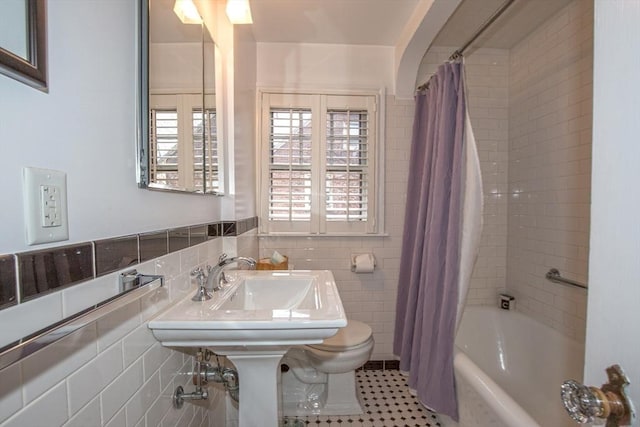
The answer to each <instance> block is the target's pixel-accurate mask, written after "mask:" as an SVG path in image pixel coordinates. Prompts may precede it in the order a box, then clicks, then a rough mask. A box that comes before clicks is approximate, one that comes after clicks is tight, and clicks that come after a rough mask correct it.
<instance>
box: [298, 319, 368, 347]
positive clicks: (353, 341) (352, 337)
mask: <svg viewBox="0 0 640 427" xmlns="http://www.w3.org/2000/svg"><path fill="white" fill-rule="evenodd" d="M371 334H372V332H371V327H370V326H369V325H367V324H366V323H362V322H359V321H357V320H348V321H347V326H345V327H344V328H340V329H338V332H337V333H336V334H335V335H334V336H332V337H329V338H326V339H325V340H324V341H323V342H322V344H311V345H309V347H313V348H317V349H319V350H325V351H342V350H348V349H350V348H354V347H359V346H361V345H363V344H366V343H367V342H368V341H369V339H370V338H371Z"/></svg>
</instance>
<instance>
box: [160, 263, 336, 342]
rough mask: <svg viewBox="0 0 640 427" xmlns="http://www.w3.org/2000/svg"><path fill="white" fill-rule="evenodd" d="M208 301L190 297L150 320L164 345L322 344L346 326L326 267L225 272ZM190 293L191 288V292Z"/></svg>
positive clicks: (333, 283) (333, 284)
mask: <svg viewBox="0 0 640 427" xmlns="http://www.w3.org/2000/svg"><path fill="white" fill-rule="evenodd" d="M226 276H227V279H228V280H229V282H230V283H229V284H228V285H226V287H225V288H224V289H223V290H222V291H219V292H216V293H214V297H213V298H212V299H211V300H209V301H204V302H194V301H191V295H189V296H188V297H186V298H185V299H183V300H182V301H180V302H179V303H177V304H176V305H175V306H173V307H171V308H170V309H168V310H167V311H165V312H163V313H161V314H160V315H159V316H158V317H156V318H155V319H154V320H152V321H150V322H149V328H151V330H152V331H153V334H154V336H155V337H156V338H157V339H158V340H159V341H160V342H162V343H163V344H164V345H166V346H172V347H205V346H206V347H212V348H213V349H214V351H215V350H216V349H218V350H220V349H221V348H222V347H236V346H248V347H255V346H283V345H284V346H287V347H289V346H291V345H299V344H313V343H319V342H322V340H323V339H324V338H327V337H330V336H332V335H334V334H335V333H336V332H337V331H338V328H341V327H344V326H346V324H347V320H346V317H345V313H344V309H343V307H342V302H341V301H340V296H339V294H338V291H337V289H336V285H335V280H334V278H333V274H332V273H331V272H330V271H328V270H294V271H247V270H234V271H228V272H226ZM194 292H195V291H194Z"/></svg>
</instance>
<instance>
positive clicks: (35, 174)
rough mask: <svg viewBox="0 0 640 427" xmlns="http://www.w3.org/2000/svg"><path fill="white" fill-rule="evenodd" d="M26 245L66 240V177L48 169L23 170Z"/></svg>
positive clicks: (64, 174) (27, 168) (67, 235)
mask: <svg viewBox="0 0 640 427" xmlns="http://www.w3.org/2000/svg"><path fill="white" fill-rule="evenodd" d="M22 191H23V193H24V213H25V224H26V226H27V244H29V245H36V244H38V243H49V242H59V241H61V240H68V239H69V222H68V220H67V174H66V173H64V172H61V171H56V170H51V169H39V168H32V167H25V168H23V169H22Z"/></svg>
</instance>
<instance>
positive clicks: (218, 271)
mask: <svg viewBox="0 0 640 427" xmlns="http://www.w3.org/2000/svg"><path fill="white" fill-rule="evenodd" d="M237 262H242V263H245V264H247V265H248V266H249V269H250V270H255V269H256V260H255V259H253V258H250V257H242V256H236V257H231V258H227V254H222V255H220V258H219V259H218V264H217V265H215V266H214V267H211V266H207V273H208V274H207V284H206V285H205V289H206V290H207V291H213V292H216V291H219V290H220V289H222V285H225V284H227V283H228V282H227V278H226V277H225V276H224V269H225V268H226V267H227V266H228V265H229V264H233V263H237Z"/></svg>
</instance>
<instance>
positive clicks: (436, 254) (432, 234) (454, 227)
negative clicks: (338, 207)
mask: <svg viewBox="0 0 640 427" xmlns="http://www.w3.org/2000/svg"><path fill="white" fill-rule="evenodd" d="M465 108H466V105H465V93H464V78H463V65H462V63H459V62H456V63H445V64H443V65H441V66H440V67H439V68H438V71H437V72H436V74H435V75H434V76H433V77H432V78H431V80H430V81H429V88H428V89H426V90H424V91H421V92H420V93H419V94H418V95H416V110H415V116H414V124H413V140H412V147H411V160H410V165H409V179H408V182H409V184H408V188H407V204H406V213H405V222H404V234H403V241H402V257H401V261H400V277H399V280H398V299H397V305H396V323H395V335H394V343H393V349H394V353H395V354H396V355H398V356H400V369H401V370H403V371H408V372H409V387H411V388H413V389H415V390H416V391H417V396H418V399H419V400H420V401H421V402H422V403H423V404H424V405H425V406H427V407H428V408H431V409H433V410H434V411H436V412H439V413H443V414H446V415H448V416H450V417H451V418H453V419H454V420H456V421H457V419H458V405H457V401H456V394H455V382H454V374H453V341H454V335H455V322H456V311H457V304H458V268H459V260H460V238H461V218H462V216H461V214H462V212H461V211H462V194H463V193H462V182H463V181H462V174H463V157H464V156H463V153H464V151H463V142H464V124H465V114H466V113H465V111H466V110H465Z"/></svg>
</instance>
